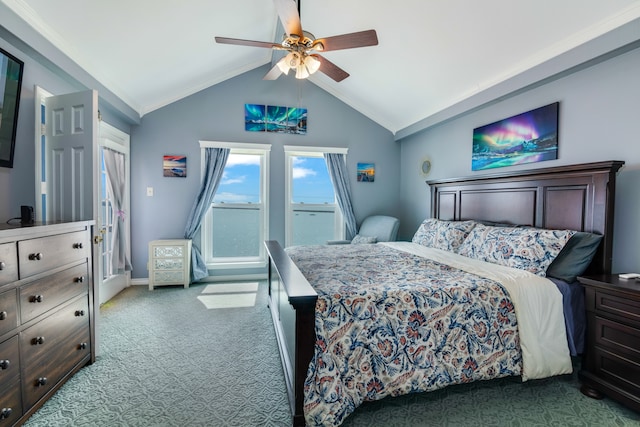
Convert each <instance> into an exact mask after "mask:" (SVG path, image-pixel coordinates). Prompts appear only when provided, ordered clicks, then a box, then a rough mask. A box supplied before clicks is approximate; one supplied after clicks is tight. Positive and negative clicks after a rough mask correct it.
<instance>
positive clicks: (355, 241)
mask: <svg viewBox="0 0 640 427" xmlns="http://www.w3.org/2000/svg"><path fill="white" fill-rule="evenodd" d="M362 243H378V238H377V237H375V236H373V237H367V236H361V235H359V234H356V236H355V237H354V238H353V240H351V244H352V245H359V244H362Z"/></svg>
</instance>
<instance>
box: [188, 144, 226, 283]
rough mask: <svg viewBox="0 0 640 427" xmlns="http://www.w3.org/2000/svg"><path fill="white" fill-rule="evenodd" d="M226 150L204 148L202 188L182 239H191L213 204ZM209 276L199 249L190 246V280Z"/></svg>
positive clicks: (224, 163) (224, 162)
mask: <svg viewBox="0 0 640 427" xmlns="http://www.w3.org/2000/svg"><path fill="white" fill-rule="evenodd" d="M230 151H231V150H230V149H228V148H205V149H204V153H205V154H204V155H205V167H204V179H203V180H202V187H201V188H200V193H199V194H198V197H197V198H196V200H195V202H194V204H193V207H192V208H191V213H190V214H189V219H188V220H187V226H186V227H185V229H184V238H185V239H193V237H194V236H195V235H196V233H197V232H198V230H199V229H200V224H201V223H202V220H203V219H204V216H205V215H206V213H207V211H208V210H209V207H210V206H211V203H212V202H213V196H215V195H216V190H217V189H218V185H220V180H221V179H222V172H223V171H224V166H225V165H226V164H227V159H228V158H229V152H230ZM208 275H209V272H208V271H207V265H206V264H205V262H204V258H202V254H201V253H200V249H199V248H198V247H197V246H196V245H194V244H192V246H191V280H193V281H196V280H200V279H203V278H205V277H207V276H208Z"/></svg>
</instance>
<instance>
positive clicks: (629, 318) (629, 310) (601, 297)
mask: <svg viewBox="0 0 640 427" xmlns="http://www.w3.org/2000/svg"><path fill="white" fill-rule="evenodd" d="M595 310H596V313H608V314H612V315H614V316H617V317H619V318H621V319H624V320H625V321H626V322H632V323H635V324H636V325H639V326H640V300H635V299H631V298H628V297H626V296H624V295H614V294H611V293H608V292H603V291H600V290H597V291H596V292H595Z"/></svg>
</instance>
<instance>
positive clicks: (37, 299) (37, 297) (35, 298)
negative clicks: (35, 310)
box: [29, 295, 44, 303]
mask: <svg viewBox="0 0 640 427" xmlns="http://www.w3.org/2000/svg"><path fill="white" fill-rule="evenodd" d="M42 301H44V297H43V296H42V295H32V296H31V298H29V302H33V303H37V302H42Z"/></svg>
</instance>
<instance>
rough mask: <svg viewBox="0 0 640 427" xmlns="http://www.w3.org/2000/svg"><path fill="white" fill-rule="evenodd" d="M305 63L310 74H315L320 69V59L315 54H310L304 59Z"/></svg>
mask: <svg viewBox="0 0 640 427" xmlns="http://www.w3.org/2000/svg"><path fill="white" fill-rule="evenodd" d="M304 65H306V66H307V70H309V74H313V73H315V72H316V71H318V70H319V69H320V61H319V60H318V59H317V58H316V57H315V55H308V56H307V57H306V58H305V59H304Z"/></svg>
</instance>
